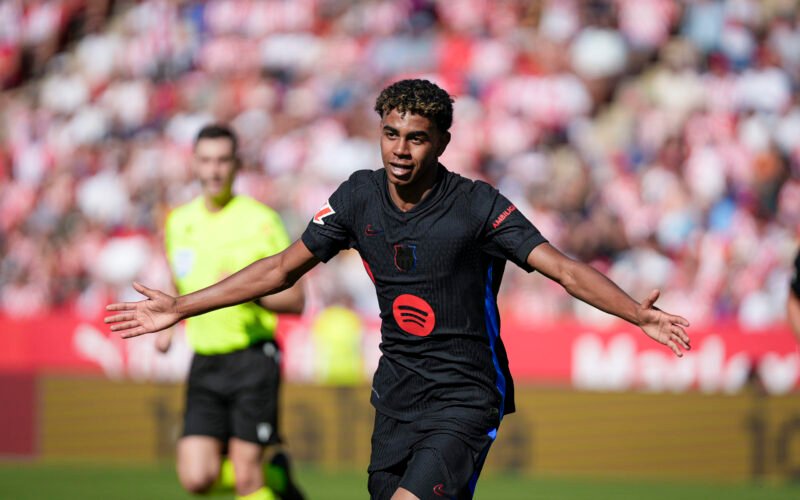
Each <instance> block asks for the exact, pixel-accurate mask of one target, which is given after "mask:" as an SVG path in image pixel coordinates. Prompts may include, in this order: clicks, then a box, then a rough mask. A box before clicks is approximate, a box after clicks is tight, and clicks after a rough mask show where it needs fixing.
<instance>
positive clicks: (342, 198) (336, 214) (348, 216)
mask: <svg viewBox="0 0 800 500" xmlns="http://www.w3.org/2000/svg"><path fill="white" fill-rule="evenodd" d="M351 182H352V181H350V180H348V181H345V182H343V183H342V184H341V185H340V186H339V188H338V189H337V190H336V191H335V192H334V193H333V194H332V195H331V197H330V198H328V201H326V202H325V204H324V205H323V206H322V207H321V208H320V209H319V210H317V213H316V214H314V217H313V218H312V219H311V222H309V223H308V227H306V230H305V232H303V236H302V237H301V239H302V240H303V243H305V245H306V247H308V249H309V250H310V251H311V253H313V254H314V256H315V257H317V258H318V259H319V260H321V261H322V262H328V261H329V260H331V259H332V258H333V256H334V255H336V254H337V253H339V252H340V251H341V250H346V249H348V248H350V247H352V246H353V238H352V236H351V234H352V232H351V230H350V228H351V227H352V222H351V220H352V210H351V206H352V186H351Z"/></svg>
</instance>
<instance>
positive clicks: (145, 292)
mask: <svg viewBox="0 0 800 500" xmlns="http://www.w3.org/2000/svg"><path fill="white" fill-rule="evenodd" d="M133 289H134V290H136V291H137V292H139V293H141V294H142V295H144V296H145V297H147V298H148V299H154V298H155V296H156V291H155V290H152V289H150V288H147V287H146V286H144V285H142V284H141V283H139V282H138V281H134V282H133Z"/></svg>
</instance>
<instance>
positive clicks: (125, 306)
mask: <svg viewBox="0 0 800 500" xmlns="http://www.w3.org/2000/svg"><path fill="white" fill-rule="evenodd" d="M133 309H136V303H135V302H117V303H116V304H109V305H107V306H106V311H130V310H133Z"/></svg>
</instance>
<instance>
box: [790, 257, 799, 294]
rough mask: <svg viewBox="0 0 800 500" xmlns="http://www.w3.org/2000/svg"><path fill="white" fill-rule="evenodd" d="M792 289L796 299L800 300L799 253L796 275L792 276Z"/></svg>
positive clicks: (795, 263)
mask: <svg viewBox="0 0 800 500" xmlns="http://www.w3.org/2000/svg"><path fill="white" fill-rule="evenodd" d="M791 287H792V292H793V293H794V295H795V297H798V298H800V252H798V253H797V257H795V259H794V275H793V276H792V283H791Z"/></svg>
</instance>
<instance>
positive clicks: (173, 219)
mask: <svg viewBox="0 0 800 500" xmlns="http://www.w3.org/2000/svg"><path fill="white" fill-rule="evenodd" d="M164 238H165V246H166V250H167V257H168V259H169V263H170V267H171V268H172V275H173V278H174V280H175V284H176V286H177V287H178V291H179V292H180V293H181V294H186V293H191V292H194V291H196V290H199V289H201V288H205V287H207V286H209V285H212V284H214V283H216V282H217V281H219V280H221V279H223V278H225V277H227V276H229V275H231V274H233V273H235V272H236V271H238V270H240V269H242V268H244V267H246V266H247V265H248V264H251V263H252V262H253V261H255V260H258V259H260V258H262V257H268V256H270V255H273V254H276V253H279V252H281V251H282V250H284V249H285V248H286V247H288V246H289V243H290V242H289V236H288V235H287V234H286V229H285V228H284V227H283V223H282V222H281V220H280V217H279V216H278V214H277V213H276V212H275V211H274V210H272V209H271V208H269V207H267V206H265V205H263V204H261V203H259V202H257V201H256V200H254V199H252V198H249V197H246V196H235V197H234V198H233V199H232V200H231V201H230V202H228V204H227V205H225V207H224V208H223V209H222V210H220V211H218V212H211V211H209V210H208V209H207V208H206V206H205V202H204V200H203V197H202V196H200V197H198V198H196V199H194V200H193V201H191V202H190V203H187V204H186V205H183V206H180V207H178V208H176V209H175V210H173V211H172V212H171V213H170V214H169V216H168V217H167V222H166V228H165V231H164ZM277 323H278V317H277V315H276V314H275V313H273V312H270V311H267V310H265V309H264V308H262V307H261V306H259V305H257V304H255V303H247V304H241V305H238V306H233V307H228V308H225V309H218V310H216V311H212V312H210V313H206V314H203V315H201V316H196V317H193V318H190V319H189V320H187V324H186V333H187V337H188V340H189V344H190V345H191V346H192V348H193V349H194V350H195V352H198V353H200V354H224V353H229V352H233V351H237V350H239V349H244V348H246V347H248V346H249V345H250V344H252V343H254V342H257V341H259V340H268V339H271V338H273V337H274V335H275V328H276V326H277Z"/></svg>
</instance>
